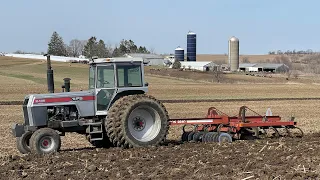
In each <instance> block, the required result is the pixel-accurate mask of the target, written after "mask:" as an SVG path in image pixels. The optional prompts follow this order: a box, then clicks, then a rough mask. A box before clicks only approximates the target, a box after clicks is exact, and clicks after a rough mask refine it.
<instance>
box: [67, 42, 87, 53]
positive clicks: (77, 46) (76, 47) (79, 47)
mask: <svg viewBox="0 0 320 180" xmlns="http://www.w3.org/2000/svg"><path fill="white" fill-rule="evenodd" d="M85 44H86V43H85V41H81V40H78V39H72V40H71V41H70V43H69V46H68V48H67V50H68V54H69V55H70V56H72V57H79V56H80V55H81V54H82V51H83V48H84V45H85Z"/></svg>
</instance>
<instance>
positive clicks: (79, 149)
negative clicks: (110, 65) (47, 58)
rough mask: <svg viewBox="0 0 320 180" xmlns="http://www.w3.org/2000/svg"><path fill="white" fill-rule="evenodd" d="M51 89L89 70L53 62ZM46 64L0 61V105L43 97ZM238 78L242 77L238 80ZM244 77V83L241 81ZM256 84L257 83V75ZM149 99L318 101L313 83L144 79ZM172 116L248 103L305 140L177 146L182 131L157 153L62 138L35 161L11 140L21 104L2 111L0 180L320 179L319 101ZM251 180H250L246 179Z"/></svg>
mask: <svg viewBox="0 0 320 180" xmlns="http://www.w3.org/2000/svg"><path fill="white" fill-rule="evenodd" d="M52 66H53V69H54V73H55V77H54V78H55V87H56V90H57V91H60V86H61V85H62V79H63V78H64V77H70V78H71V79H72V80H71V83H72V84H71V90H72V91H76V90H80V89H83V90H85V89H86V88H87V66H86V65H81V64H71V65H70V64H66V63H53V64H52ZM45 73H46V64H45V62H41V61H34V60H21V59H13V58H7V57H0V92H1V95H0V97H1V99H2V101H22V100H23V97H24V96H25V95H26V94H28V93H46V91H47V90H46V88H47V87H46V74H45ZM240 78H242V77H240ZM245 78H247V77H245ZM257 78H258V77H257ZM146 79H147V81H148V82H149V88H150V90H149V94H151V95H153V96H155V97H156V98H158V99H226V98H228V99H243V98H274V97H278V98H291V97H301V98H308V97H320V92H319V87H320V86H319V85H318V84H317V82H318V80H317V79H316V80H310V79H307V80H306V81H302V80H299V82H295V81H293V82H291V81H290V82H286V81H283V82H282V80H280V81H277V82H272V83H270V82H264V81H262V82H261V83H259V84H253V83H250V82H247V80H246V81H245V82H242V83H239V84H237V83H232V84H231V83H219V84H218V83H210V82H203V81H194V80H185V79H183V78H174V77H166V76H165V77H164V76H160V75H147V77H146ZM164 105H165V106H166V108H167V110H168V112H169V115H170V118H183V117H204V116H205V115H206V111H207V109H208V108H209V107H211V106H214V107H217V108H218V109H220V110H222V111H223V112H225V113H227V114H229V115H236V114H237V113H238V108H239V107H240V106H243V105H246V106H248V107H249V108H252V109H253V110H255V111H257V112H259V113H261V114H264V113H265V111H266V109H267V108H269V107H270V108H271V110H272V112H273V114H274V115H280V116H282V117H283V119H289V118H290V116H295V117H296V120H297V122H298V123H299V127H301V128H302V129H303V130H304V132H305V133H306V134H307V135H306V137H304V138H302V139H290V138H281V139H266V140H257V141H237V142H234V143H232V144H221V145H219V144H216V143H206V144H202V143H186V144H179V139H180V135H181V133H182V131H181V128H180V127H173V128H171V129H170V132H169V137H168V140H170V141H169V144H167V145H166V146H161V147H152V148H134V149H126V150H122V149H119V148H110V149H92V146H91V145H90V144H89V143H88V142H87V140H86V139H85V137H84V136H81V135H78V134H76V133H70V134H67V135H66V137H63V138H62V152H60V153H57V154H53V155H48V156H45V157H38V156H33V155H27V156H21V155H20V154H19V153H18V151H17V150H16V148H15V139H14V138H13V137H12V136H11V134H10V127H11V125H12V123H16V122H20V123H21V122H22V117H23V114H22V108H21V106H13V105H12V106H4V105H0V110H1V112H0V121H1V124H2V125H1V126H0V133H1V136H0V141H1V142H2V146H0V164H1V166H0V174H1V175H2V176H1V177H0V179H20V178H26V179H39V178H40V177H42V178H46V179H78V178H82V179H83V178H84V179H105V178H110V179H125V178H132V179H167V178H175V179H181V178H185V179H195V178H196V179H199V178H204V179H242V178H247V177H251V178H252V179H256V178H260V179H304V178H311V179H317V178H319V174H320V167H319V163H317V162H318V161H319V159H318V156H319V152H318V151H317V149H318V148H319V142H320V140H319V137H320V136H319V135H318V134H317V133H318V132H319V129H320V121H319V115H318V109H319V108H320V101H317V100H304V101H292V100H291V101H283V100H282V101H263V102H257V101H246V102H215V103H208V102H203V103H188V104H185V103H172V104H171V103H165V104H164ZM251 178H249V179H251Z"/></svg>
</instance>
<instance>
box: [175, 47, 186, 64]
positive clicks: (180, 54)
mask: <svg viewBox="0 0 320 180" xmlns="http://www.w3.org/2000/svg"><path fill="white" fill-rule="evenodd" d="M174 57H175V59H177V60H179V61H184V50H183V49H182V48H180V47H177V48H176V49H175V50H174Z"/></svg>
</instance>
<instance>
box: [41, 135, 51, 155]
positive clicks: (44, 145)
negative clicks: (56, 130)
mask: <svg viewBox="0 0 320 180" xmlns="http://www.w3.org/2000/svg"><path fill="white" fill-rule="evenodd" d="M54 147H55V141H54V139H53V138H52V137H50V136H44V137H42V138H41V139H40V141H39V148H40V150H41V151H42V152H51V151H52V150H53V149H54Z"/></svg>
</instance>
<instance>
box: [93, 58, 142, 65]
mask: <svg viewBox="0 0 320 180" xmlns="http://www.w3.org/2000/svg"><path fill="white" fill-rule="evenodd" d="M116 62H129V63H130V62H144V61H143V59H142V58H126V57H117V58H98V59H92V60H90V61H89V64H100V63H116Z"/></svg>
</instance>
